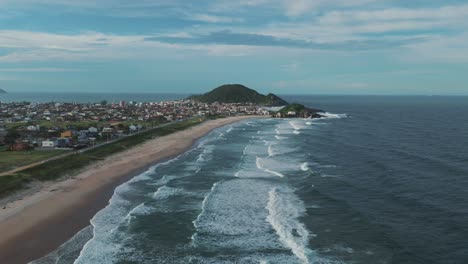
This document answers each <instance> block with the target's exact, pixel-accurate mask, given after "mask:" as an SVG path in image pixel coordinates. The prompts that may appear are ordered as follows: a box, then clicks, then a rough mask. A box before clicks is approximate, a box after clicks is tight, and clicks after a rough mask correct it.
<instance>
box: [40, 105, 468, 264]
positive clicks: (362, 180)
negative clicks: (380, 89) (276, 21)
mask: <svg viewBox="0 0 468 264" xmlns="http://www.w3.org/2000/svg"><path fill="white" fill-rule="evenodd" d="M287 99H288V100H289V101H298V102H301V103H304V104H306V105H309V106H311V107H315V108H320V109H324V110H327V111H328V112H329V113H334V114H327V116H328V117H327V118H324V119H320V120H304V119H294V120H288V119H255V120H249V121H245V122H241V123H238V124H235V125H232V126H228V127H223V128H220V129H217V130H216V131H213V132H212V133H211V134H210V135H208V136H207V137H205V138H204V139H202V140H201V141H200V142H199V144H197V145H196V146H195V147H194V148H193V149H192V150H191V151H189V152H187V153H185V154H184V155H182V156H180V157H179V158H177V159H175V160H172V161H170V162H167V163H164V164H159V165H157V166H155V167H153V168H152V169H150V170H149V171H148V172H146V173H144V174H142V175H139V176H137V177H136V178H134V180H132V181H131V182H129V183H127V184H124V185H122V186H120V187H119V188H118V189H117V190H116V192H115V194H114V197H113V198H112V200H111V204H110V205H109V206H108V207H106V208H105V209H104V210H102V211H101V212H100V213H98V214H97V215H96V216H95V218H94V219H93V220H92V227H91V228H88V229H86V230H84V231H83V232H82V233H80V235H79V236H77V237H76V238H75V239H72V240H71V241H70V242H69V243H68V244H67V245H65V246H64V247H62V248H61V249H60V250H59V251H58V252H56V253H54V254H52V256H49V259H48V260H49V261H53V262H54V261H56V260H57V258H58V257H57V256H61V258H60V259H59V261H57V263H73V261H75V260H76V263H468V208H467V205H468V138H467V137H468V122H467V121H468V98H466V97H372V96H371V97H337V96H332V97H327V96H310V97H305V96H301V97H288V98H287ZM46 260H47V259H46ZM46 260H45V261H46ZM46 263H48V262H46Z"/></svg>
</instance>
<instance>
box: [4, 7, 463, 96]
mask: <svg viewBox="0 0 468 264" xmlns="http://www.w3.org/2000/svg"><path fill="white" fill-rule="evenodd" d="M467 73H468V2H466V0H464V1H460V0H444V1H442V0H439V1H436V0H411V1H408V0H237V1H232V0H219V1H208V0H197V1H187V0H166V1H159V0H152V1H150V0H132V1H129V0H100V1H96V0H80V1H76V0H0V88H3V89H5V90H8V91H11V92H14V91H36V92H39V91H60V92H62V91H70V92H72V91H73V92H77V91H82V92H165V93H198V92H204V91H207V90H209V89H211V88H214V87H216V86H218V85H220V84H223V83H242V84H245V85H247V86H249V87H251V88H254V89H257V90H259V91H261V92H276V93H280V94H423V95H433V94H436V95H468V74H467Z"/></svg>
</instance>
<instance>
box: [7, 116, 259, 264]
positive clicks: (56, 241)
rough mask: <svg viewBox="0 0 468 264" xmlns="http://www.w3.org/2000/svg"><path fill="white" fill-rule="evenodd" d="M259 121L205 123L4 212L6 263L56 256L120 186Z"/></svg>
mask: <svg viewBox="0 0 468 264" xmlns="http://www.w3.org/2000/svg"><path fill="white" fill-rule="evenodd" d="M254 117H257V116H236V117H228V118H223V119H216V120H210V121H205V122H203V123H202V124H199V125H197V126H194V127H191V128H188V129H186V130H183V131H178V132H175V133H173V134H170V135H167V136H163V137H159V138H156V139H152V140H148V141H146V142H145V143H143V144H141V145H138V146H135V147H133V148H131V149H128V150H126V151H124V152H120V153H118V154H115V155H112V156H110V157H108V158H106V159H104V160H102V161H99V162H97V163H95V164H92V165H90V166H88V167H86V168H85V169H83V170H81V171H80V172H78V173H77V174H76V175H74V176H73V177H71V178H68V179H66V180H62V181H58V182H53V183H49V184H46V185H44V187H43V188H42V189H41V190H40V191H38V192H36V193H33V194H30V195H28V196H25V197H23V198H21V199H19V200H16V201H14V202H11V203H9V204H7V205H6V206H5V208H4V209H0V263H9V264H15V263H28V262H30V261H33V260H35V259H38V258H41V257H43V256H45V255H47V254H48V253H50V252H52V251H54V250H55V249H56V248H58V247H59V246H60V245H62V244H63V243H64V242H66V241H67V240H68V239H70V238H71V237H73V236H74V235H75V234H76V233H77V232H78V231H80V230H81V229H83V228H85V227H86V226H88V225H89V224H90V223H89V221H90V220H91V218H92V217H93V216H94V215H95V214H96V213H97V212H98V211H99V210H101V209H102V208H104V207H105V206H106V205H107V204H108V202H109V199H110V198H111V197H112V194H113V193H114V190H115V188H116V187H117V186H119V185H120V184H122V183H124V182H126V181H128V180H130V179H131V178H133V177H134V176H136V175H138V174H140V173H141V172H143V171H145V170H147V169H148V168H149V167H151V166H153V165H155V164H157V163H159V162H161V161H164V160H168V159H171V158H173V157H176V156H178V155H180V154H182V153H184V152H185V151H187V150H189V149H190V148H192V147H193V145H194V144H195V143H196V141H197V140H198V139H200V138H201V137H203V136H205V135H207V134H208V133H209V132H210V131H212V130H213V129H216V128H219V127H222V126H225V125H228V124H232V123H235V122H238V121H241V120H245V119H249V118H254Z"/></svg>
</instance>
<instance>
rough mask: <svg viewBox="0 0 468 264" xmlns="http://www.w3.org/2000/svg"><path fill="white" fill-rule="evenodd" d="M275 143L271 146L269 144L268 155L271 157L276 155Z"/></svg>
mask: <svg viewBox="0 0 468 264" xmlns="http://www.w3.org/2000/svg"><path fill="white" fill-rule="evenodd" d="M273 145H275V144H273V143H271V144H270V145H269V146H268V156H270V157H273V156H274V155H275V152H274V151H273Z"/></svg>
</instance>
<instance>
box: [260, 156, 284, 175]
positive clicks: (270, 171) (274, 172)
mask: <svg viewBox="0 0 468 264" xmlns="http://www.w3.org/2000/svg"><path fill="white" fill-rule="evenodd" d="M262 160H263V159H262V158H260V157H257V161H256V164H257V168H258V169H260V170H262V171H264V172H267V173H270V174H273V175H275V176H278V177H281V178H283V177H284V175H283V174H281V173H279V172H277V171H272V170H269V169H267V168H265V167H264V166H263V164H262Z"/></svg>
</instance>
